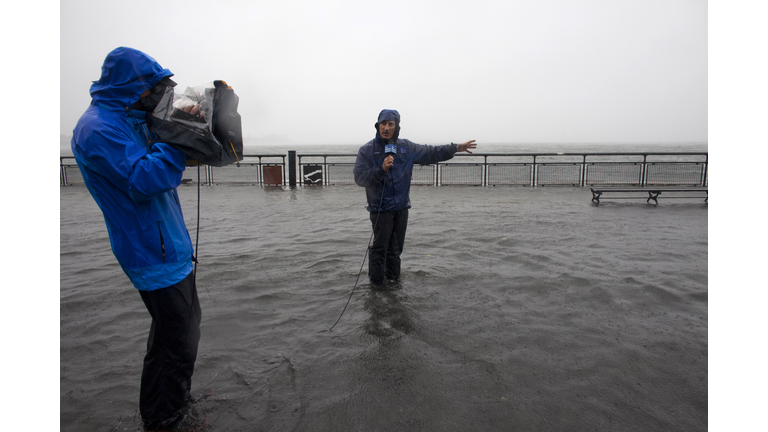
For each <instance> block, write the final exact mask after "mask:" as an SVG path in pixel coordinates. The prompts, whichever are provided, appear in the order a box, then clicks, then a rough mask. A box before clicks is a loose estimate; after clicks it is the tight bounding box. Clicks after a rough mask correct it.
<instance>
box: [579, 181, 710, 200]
mask: <svg viewBox="0 0 768 432" xmlns="http://www.w3.org/2000/svg"><path fill="white" fill-rule="evenodd" d="M591 190H592V202H593V203H595V204H596V205H600V197H601V196H602V195H603V194H606V193H610V194H614V193H631V194H636V193H641V194H643V195H632V196H619V197H613V196H612V197H611V199H636V198H645V197H646V196H647V197H648V199H647V200H646V202H647V203H648V204H650V203H651V200H653V202H654V204H658V203H659V201H658V200H657V198H658V197H659V195H661V194H662V193H664V192H687V193H697V195H695V196H690V195H685V196H677V195H674V196H669V197H667V198H704V202H707V199H709V193H708V192H707V187H706V186H690V187H682V186H677V187H654V186H646V187H593V188H591ZM702 193H703V194H704V196H702V195H700V194H702ZM645 194H647V195H645Z"/></svg>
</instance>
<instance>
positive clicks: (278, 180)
mask: <svg viewBox="0 0 768 432" xmlns="http://www.w3.org/2000/svg"><path fill="white" fill-rule="evenodd" d="M290 153H293V155H294V156H295V158H292V157H291V155H290ZM356 156H357V155H355V154H301V155H296V154H295V152H289V163H288V164H286V161H285V158H286V155H243V160H242V161H241V162H240V165H239V166H237V165H234V164H233V165H228V166H225V167H210V166H205V165H204V166H201V167H200V180H201V183H204V184H207V185H211V184H220V183H228V184H229V183H232V184H254V185H287V184H295V183H299V184H302V185H346V184H355V180H354V175H353V173H352V170H353V168H354V166H355V158H356ZM278 159H279V160H278ZM294 160H296V162H293V163H292V161H294ZM708 163H709V156H708V153H706V152H704V153H673V152H668V153H665V152H656V153H651V152H646V153H484V154H478V153H475V154H471V155H470V154H457V155H456V157H455V158H454V159H451V160H450V161H446V162H440V163H437V164H432V165H415V166H414V167H413V173H412V174H413V175H412V180H411V183H412V184H414V185H433V186H448V185H474V186H504V185H506V186H581V187H584V186H609V185H618V186H629V185H632V186H661V185H687V186H706V185H707V182H708V179H707V169H708ZM291 165H293V166H291ZM197 173H198V170H196V169H193V168H187V170H186V171H185V175H184V176H185V177H186V178H185V179H184V181H185V182H188V181H193V182H195V183H196V182H197V176H198V174H197ZM203 173H204V174H203ZM203 175H204V177H203ZM190 176H191V177H192V179H189V178H188V177H190ZM81 182H82V176H81V175H80V172H79V169H78V167H77V164H76V163H75V161H74V158H73V157H66V156H64V157H61V184H62V185H69V184H77V183H81Z"/></svg>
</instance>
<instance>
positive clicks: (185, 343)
mask: <svg viewBox="0 0 768 432" xmlns="http://www.w3.org/2000/svg"><path fill="white" fill-rule="evenodd" d="M172 75H173V74H172V73H171V71H170V70H168V69H164V68H163V67H162V66H160V64H158V63H157V62H156V61H155V59H153V58H152V57H150V56H148V55H146V54H144V53H143V52H141V51H138V50H135V49H132V48H125V47H120V48H116V49H115V50H113V51H112V52H110V53H109V54H108V55H107V57H106V59H105V60H104V64H103V66H102V68H101V78H100V79H99V80H98V81H95V82H94V83H93V85H92V86H91V89H90V92H91V98H92V101H91V105H90V106H89V107H88V109H87V110H86V111H85V113H84V114H83V115H82V117H80V120H79V121H78V122H77V126H76V127H75V130H74V134H73V137H72V151H73V153H74V155H75V159H76V160H77V165H78V167H79V168H80V172H81V173H82V175H83V180H84V182H85V185H86V186H87V187H88V191H89V192H90V193H91V195H92V196H93V198H94V200H95V201H96V203H97V204H98V206H99V208H100V209H101V211H102V213H103V214H104V220H105V222H106V225H107V232H108V233H109V240H110V244H111V246H112V252H113V253H114V254H115V257H116V258H117V261H118V263H119V264H120V266H121V267H122V269H123V271H124V272H125V274H126V275H127V276H128V278H129V279H130V280H131V282H132V283H133V285H134V287H136V288H137V289H138V291H139V294H140V295H141V299H142V300H143V301H144V304H145V306H146V307H147V310H148V311H149V314H150V315H151V317H152V325H151V327H150V330H149V338H148V341H147V353H146V356H145V357H144V369H143V371H142V374H141V391H140V395H139V411H140V412H141V417H142V420H143V422H144V428H145V430H174V431H178V430H184V429H188V428H190V427H193V426H198V425H199V422H198V421H197V420H196V419H193V418H191V417H185V415H184V414H183V412H182V409H183V408H184V406H185V405H186V404H187V403H188V401H189V400H190V398H191V396H190V389H191V386H192V373H193V371H194V367H195V360H196V358H197V347H198V341H199V340H200V320H201V311H200V302H199V301H198V297H197V288H196V286H195V275H194V274H193V260H194V259H195V258H194V255H193V254H194V250H193V247H192V241H191V239H190V236H189V232H188V231H187V228H186V226H185V225H184V217H183V215H182V213H181V205H180V203H179V196H178V194H177V192H176V187H178V186H179V184H180V183H181V177H182V173H183V171H184V167H185V165H186V159H187V157H186V155H185V153H184V152H182V151H181V150H179V149H177V148H175V147H173V146H171V145H168V144H165V143H156V142H154V140H153V139H152V135H151V134H150V132H149V130H148V128H147V124H146V120H147V117H148V116H149V115H150V114H151V112H152V111H153V110H154V108H155V106H157V104H158V103H159V96H162V94H163V92H164V90H165V86H175V85H176V83H175V82H173V81H172V80H171V79H170V77H171V76H172Z"/></svg>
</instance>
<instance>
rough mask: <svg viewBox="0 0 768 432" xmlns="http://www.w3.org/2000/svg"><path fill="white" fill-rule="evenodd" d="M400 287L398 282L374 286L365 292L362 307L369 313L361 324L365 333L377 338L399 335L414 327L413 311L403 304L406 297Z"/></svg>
mask: <svg viewBox="0 0 768 432" xmlns="http://www.w3.org/2000/svg"><path fill="white" fill-rule="evenodd" d="M377 288H378V289H377ZM400 288H401V287H400V285H399V284H396V285H394V286H392V285H390V286H385V287H375V288H373V289H371V290H370V291H368V292H367V293H366V294H365V300H364V304H363V308H364V309H365V310H366V311H367V312H368V313H369V314H370V316H369V317H368V319H366V320H365V323H364V324H363V329H364V330H365V332H366V333H368V334H369V335H371V336H376V337H379V338H387V337H399V336H402V335H406V334H409V333H411V332H412V331H413V330H414V329H415V328H416V325H415V322H414V317H413V311H412V310H411V309H410V308H409V307H408V306H407V305H406V304H404V303H405V302H407V301H408V297H407V296H406V295H403V294H402V291H401V290H400Z"/></svg>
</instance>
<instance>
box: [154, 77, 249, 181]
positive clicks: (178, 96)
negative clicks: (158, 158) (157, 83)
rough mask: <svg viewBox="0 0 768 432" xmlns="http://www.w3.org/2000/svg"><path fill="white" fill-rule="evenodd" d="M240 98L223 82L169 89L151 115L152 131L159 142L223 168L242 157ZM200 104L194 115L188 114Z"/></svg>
mask: <svg viewBox="0 0 768 432" xmlns="http://www.w3.org/2000/svg"><path fill="white" fill-rule="evenodd" d="M239 101H240V99H239V98H238V97H237V95H236V94H235V92H234V90H232V88H231V87H229V86H228V85H227V83H225V82H224V81H214V82H212V83H208V84H204V85H199V86H196V87H187V89H186V90H185V91H184V93H175V91H174V89H173V87H166V88H165V93H164V94H163V97H162V99H161V100H160V103H159V104H158V105H157V107H156V108H155V110H154V111H153V112H152V115H151V116H150V121H149V128H150V130H151V131H152V133H154V134H155V135H157V137H158V140H157V142H163V143H167V144H171V145H173V146H175V147H177V148H179V149H181V150H182V151H184V153H186V154H187V157H188V158H189V159H194V160H196V161H198V162H200V163H202V164H205V165H211V166H217V167H220V166H224V165H229V164H231V163H234V162H237V163H238V165H239V163H240V160H241V159H242V158H243V132H242V124H241V120H240V114H238V113H237V105H238V103H239ZM195 105H197V106H198V107H199V110H200V112H199V113H195V114H194V115H193V114H191V113H189V112H187V111H185V109H187V110H189V108H191V107H194V106H195Z"/></svg>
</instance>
